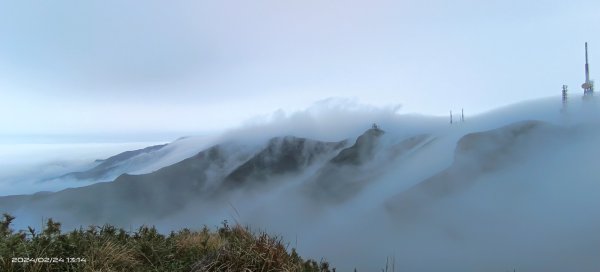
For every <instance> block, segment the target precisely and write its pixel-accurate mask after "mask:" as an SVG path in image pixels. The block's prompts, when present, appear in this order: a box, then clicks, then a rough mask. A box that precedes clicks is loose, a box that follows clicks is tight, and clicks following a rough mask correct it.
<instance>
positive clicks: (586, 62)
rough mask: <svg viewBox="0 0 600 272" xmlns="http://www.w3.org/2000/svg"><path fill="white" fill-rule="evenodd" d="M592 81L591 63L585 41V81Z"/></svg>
mask: <svg viewBox="0 0 600 272" xmlns="http://www.w3.org/2000/svg"><path fill="white" fill-rule="evenodd" d="M589 82H590V65H589V64H588V52H587V42H586V43H585V83H589Z"/></svg>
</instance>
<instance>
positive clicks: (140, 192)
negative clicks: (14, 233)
mask: <svg viewBox="0 0 600 272" xmlns="http://www.w3.org/2000/svg"><path fill="white" fill-rule="evenodd" d="M345 144H346V141H340V142H320V141H316V140H311V139H305V138H297V137H291V136H288V137H276V138H272V139H271V140H269V141H268V143H267V144H266V145H265V146H264V147H262V148H257V147H253V146H250V147H249V146H245V145H239V144H236V143H225V144H219V145H215V146H212V147H210V148H208V149H206V150H204V151H202V152H200V153H198V154H196V155H195V156H192V157H190V158H187V159H184V160H183V161H180V162H178V163H175V164H173V165H170V166H167V167H164V168H161V169H159V170H157V171H154V172H152V173H148V174H141V175H130V174H122V175H120V176H119V177H118V178H117V179H116V180H115V181H114V182H104V183H97V184H93V185H90V186H85V187H80V188H73V189H67V190H63V191H60V192H56V193H46V194H43V195H32V196H12V197H2V198H0V205H2V206H3V207H6V209H10V210H12V209H13V208H16V209H21V210H30V211H31V212H32V214H34V213H37V212H40V211H45V212H47V213H55V212H56V213H57V214H61V215H63V216H65V217H66V218H65V217H63V219H62V221H64V222H66V223H69V222H87V223H100V222H103V221H102V220H104V221H109V222H113V223H115V224H119V223H121V224H123V223H124V222H128V221H130V220H135V219H136V218H140V219H150V218H154V219H158V218H163V217H165V216H168V215H170V214H173V213H175V212H177V211H179V210H181V209H183V208H184V207H185V206H186V205H188V204H189V203H192V202H197V201H208V200H211V199H214V198H215V197H217V196H222V195H224V194H227V193H230V192H233V191H236V190H240V189H243V188H249V187H251V186H254V185H257V184H258V185H261V184H265V183H266V181H267V180H273V179H277V178H278V177H280V176H283V175H293V174H297V173H301V172H302V170H303V169H305V168H306V167H309V166H311V165H312V164H314V163H318V162H320V161H326V160H328V159H330V158H331V157H333V156H335V155H336V154H337V151H338V150H339V149H341V148H343V147H344V146H345ZM153 148H154V149H159V148H155V147H153ZM146 150H152V148H151V149H146ZM133 153H135V152H132V153H128V154H129V155H132V154H133ZM138 154H139V153H138ZM125 157H126V156H121V158H125ZM129 158H131V156H129ZM107 161H108V160H107ZM112 161H117V160H112ZM255 183H257V184H255ZM8 202H10V203H8ZM50 211H52V212H50ZM40 214H42V212H40Z"/></svg>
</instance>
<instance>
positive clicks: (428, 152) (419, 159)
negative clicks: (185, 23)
mask: <svg viewBox="0 0 600 272" xmlns="http://www.w3.org/2000/svg"><path fill="white" fill-rule="evenodd" d="M597 103H598V102H597V101H596V98H594V99H591V100H573V101H570V102H569V105H568V108H567V109H566V110H562V104H561V101H560V98H557V97H550V98H546V99H541V100H534V101H527V102H523V103H520V104H515V105H511V106H507V107H503V108H500V109H497V110H492V111H489V112H487V113H484V114H480V115H476V116H470V115H468V114H467V115H465V121H464V122H460V121H458V122H454V123H453V124H449V120H448V118H446V117H427V116H419V115H407V114H401V113H398V111H397V107H387V108H380V107H371V106H365V105H357V104H353V103H348V101H347V100H331V99H330V100H326V101H324V102H319V103H317V104H315V105H314V106H313V107H310V108H308V109H307V110H303V111H297V112H293V113H291V114H285V113H283V112H276V113H275V114H274V115H273V116H270V117H267V118H265V119H263V120H254V121H253V122H252V123H248V124H247V125H245V126H242V127H239V128H237V129H232V130H229V131H226V132H224V133H221V134H220V135H215V136H211V137H210V138H202V137H201V138H197V137H187V138H183V139H179V140H176V141H173V142H171V143H168V144H166V145H153V146H148V147H146V148H141V149H135V150H131V151H129V152H125V153H119V154H114V156H109V157H107V159H105V160H101V161H96V162H94V163H93V164H88V166H87V168H84V169H79V170H78V171H76V172H65V173H62V174H61V175H57V176H56V177H58V178H57V179H54V180H47V181H44V182H54V183H56V184H60V183H61V182H65V184H68V183H66V182H67V180H69V181H75V182H77V181H78V180H80V182H84V181H86V182H91V183H94V182H97V183H95V184H91V185H87V184H86V186H82V187H79V188H70V189H65V190H62V191H57V192H54V193H43V194H31V195H18V196H3V197H0V209H1V212H9V213H11V214H13V215H15V216H16V217H17V219H16V220H15V224H16V226H18V227H19V228H25V227H26V226H27V225H33V226H37V224H39V221H40V218H41V217H46V218H47V217H52V218H55V219H56V220H58V221H60V222H62V223H63V227H64V228H65V229H71V228H77V227H79V226H82V225H83V226H86V225H88V224H105V223H110V224H115V225H117V226H122V227H125V228H129V227H130V226H131V225H134V226H135V225H141V224H151V225H156V226H157V227H158V228H159V229H160V230H161V231H163V232H168V231H170V230H175V229H179V228H183V227H192V228H194V227H197V228H199V227H201V226H202V225H204V224H209V225H210V224H212V225H217V224H218V223H219V222H220V221H222V220H224V219H227V220H229V221H232V222H239V223H240V224H244V225H249V226H251V227H253V228H258V229H268V230H269V231H272V232H275V233H281V234H283V236H284V237H294V241H291V242H293V243H294V245H293V246H294V247H296V248H297V249H298V251H299V252H301V253H302V254H303V255H306V256H308V257H312V258H320V257H322V256H325V257H326V258H327V259H328V260H329V261H330V262H331V263H332V264H333V265H334V266H335V267H337V268H338V269H340V270H343V271H346V270H352V269H353V268H355V267H356V268H357V269H358V270H359V271H375V270H380V268H381V266H382V265H381V264H382V263H383V262H385V259H386V257H388V256H393V257H394V258H395V260H396V269H397V270H400V271H440V270H446V271H507V270H512V269H517V271H570V270H577V271H597V270H598V269H600V261H599V260H598V258H597V256H598V255H597V254H598V252H600V236H599V235H598V234H597V230H598V229H600V200H599V198H598V197H597V195H598V192H600V183H598V182H597V180H598V177H599V176H600V170H599V169H598V168H597V167H595V163H596V161H597V160H596V159H595V158H596V157H597V154H600V143H599V142H598V139H600V108H599V107H598V104H597ZM373 122H375V123H376V124H377V125H376V126H374V125H373ZM109 177H113V178H111V179H110V180H106V179H107V178H109ZM67 187H69V186H68V185H65V187H64V188H67ZM30 193H34V191H31V192H30ZM296 237H297V240H296ZM432 260H435V261H432Z"/></svg>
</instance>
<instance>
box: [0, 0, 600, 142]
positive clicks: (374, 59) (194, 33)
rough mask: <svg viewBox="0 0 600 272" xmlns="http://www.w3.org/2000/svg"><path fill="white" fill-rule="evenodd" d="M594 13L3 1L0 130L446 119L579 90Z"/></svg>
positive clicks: (404, 5)
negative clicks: (292, 117)
mask: <svg viewBox="0 0 600 272" xmlns="http://www.w3.org/2000/svg"><path fill="white" fill-rule="evenodd" d="M599 14H600V2H598V1H583V0H573V1H558V0H553V1H539V0H536V1H533V0H518V1H517V0H494V1H481V0H457V1H442V0H433V1H420V0H406V1H400V0H396V1H373V0H370V1H354V0H318V1H317V0H301V1H300V0H288V1H286V0H256V1H242V0H236V1H234V0H220V1H197V0H195V1H150V0H144V1H122V0H115V1H107V0H103V1H4V0H1V2H0V130H1V131H2V132H1V133H0V134H4V135H24V134H86V133H87V134H111V133H112V134H114V133H159V132H160V133H168V132H173V133H179V132H181V133H183V132H186V133H188V132H205V131H214V130H220V129H224V128H228V127H235V126H238V125H239V124H241V123H242V122H244V120H247V119H249V118H252V117H253V116H257V115H265V114H269V113H271V112H274V111H276V110H279V109H283V110H284V111H286V112H292V111H294V110H299V109H304V108H307V107H309V106H310V105H312V104H313V103H315V102H316V101H319V100H322V99H326V98H330V97H344V98H354V99H356V100H357V101H359V102H361V103H366V104H372V105H379V106H381V105H390V104H401V105H402V108H401V109H400V111H399V112H400V113H422V114H436V115H444V114H446V113H447V112H448V110H450V109H455V110H457V111H458V110H460V108H465V112H466V113H470V114H473V113H478V112H483V111H486V110H489V109H492V108H495V107H498V106H502V105H506V104H510V103H514V102H518V101H522V100H527V99H533V98H539V97H546V96H550V95H558V94H560V89H561V86H562V84H568V85H569V86H570V90H571V92H572V94H573V95H575V94H577V95H579V93H580V92H581V88H580V86H581V83H583V79H584V74H583V64H584V63H583V61H584V58H583V53H584V52H583V44H584V42H585V41H588V42H589V43H590V61H591V65H590V66H591V74H592V78H594V77H595V75H597V71H598V69H600V57H596V56H600V39H599V38H598V35H597V26H598V25H600V16H598V15H599ZM596 64H597V65H598V66H596ZM597 67H598V68H597Z"/></svg>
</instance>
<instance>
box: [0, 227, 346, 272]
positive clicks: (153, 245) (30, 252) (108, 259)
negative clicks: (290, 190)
mask: <svg viewBox="0 0 600 272" xmlns="http://www.w3.org/2000/svg"><path fill="white" fill-rule="evenodd" d="M11 220H12V219H11V217H6V216H5V218H4V220H2V219H0V271H2V272H21V271H44V272H47V271H51V272H54V271H56V272H67V271H86V272H87V271H89V272H91V271H95V272H96V271H102V272H109V271H111V272H112V271H127V272H138V271H139V272H141V271H143V272H146V271H198V272H199V271H202V272H204V271H215V272H217V271H218V272H227V271H232V272H233V271H236V272H239V271H256V272H270V271H298V272H300V271H302V272H329V271H330V270H329V264H328V263H326V262H320V263H317V262H316V261H313V260H307V261H304V260H303V259H302V258H301V257H300V256H298V254H297V253H296V251H295V250H294V249H291V251H288V248H287V246H286V245H285V244H284V242H283V241H282V239H281V238H279V237H277V236H270V235H268V234H267V233H265V232H260V233H258V234H255V233H253V232H251V231H250V230H249V229H248V228H243V227H241V226H239V225H237V226H234V227H230V226H229V225H228V224H227V222H226V221H225V222H223V226H222V227H221V228H219V229H217V230H216V231H211V230H209V229H208V228H206V227H205V228H204V229H202V230H200V231H190V230H188V229H183V230H181V231H178V232H172V233H171V234H170V235H163V234H160V233H159V232H158V231H157V230H156V228H154V227H146V226H142V227H140V228H139V229H138V230H137V231H135V232H132V233H129V232H126V231H125V230H123V229H117V228H114V227H112V226H108V225H106V226H103V227H93V226H92V227H89V228H88V229H86V230H83V229H79V230H74V231H72V232H69V233H64V234H63V233H61V232H60V224H59V223H57V222H53V221H51V220H49V222H48V224H47V227H46V228H45V229H44V230H42V231H41V232H40V233H36V232H35V231H33V230H30V233H29V234H27V235H26V234H25V233H24V232H17V233H15V232H14V231H13V230H11V229H10V228H9V225H10V221H11ZM13 257H27V258H44V257H62V258H67V257H73V258H85V262H77V263H69V262H63V263H43V262H42V263H34V262H29V263H13V262H12V261H11V260H12V258H13ZM334 271H335V270H334Z"/></svg>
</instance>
